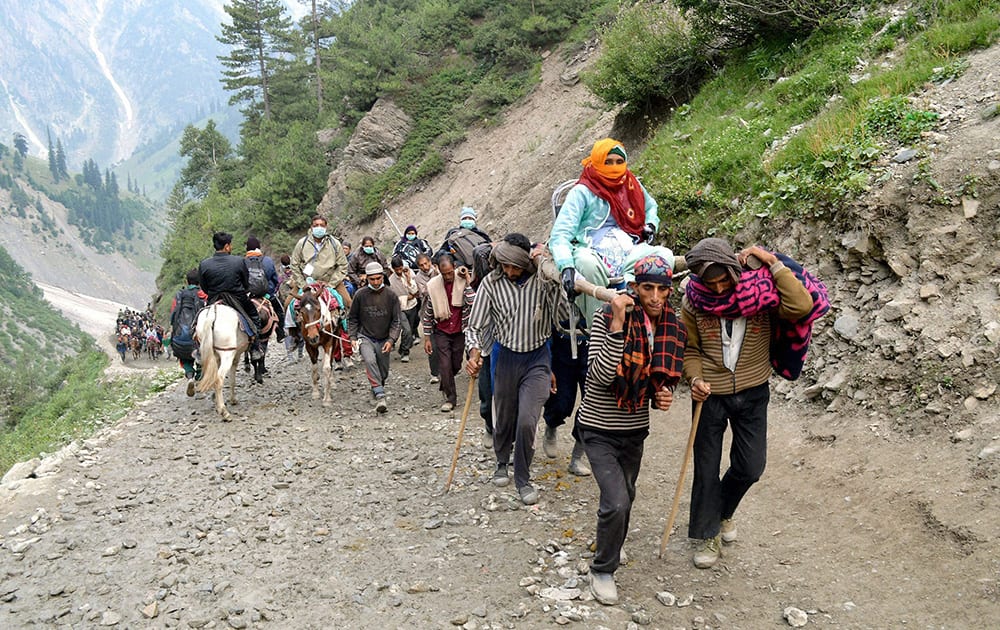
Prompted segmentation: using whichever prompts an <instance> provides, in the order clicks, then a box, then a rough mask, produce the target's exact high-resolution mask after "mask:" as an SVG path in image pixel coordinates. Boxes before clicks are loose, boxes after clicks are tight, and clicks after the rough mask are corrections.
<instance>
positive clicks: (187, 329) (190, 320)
mask: <svg viewBox="0 0 1000 630" xmlns="http://www.w3.org/2000/svg"><path fill="white" fill-rule="evenodd" d="M202 306H204V303H203V301H202V299H201V298H200V297H198V289H184V290H183V291H181V292H179V293H178V294H177V306H176V307H174V318H173V332H172V334H171V335H170V343H172V344H180V345H191V344H193V343H194V320H195V318H196V317H197V316H198V311H200V310H201V307H202Z"/></svg>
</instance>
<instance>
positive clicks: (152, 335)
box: [115, 306, 170, 362]
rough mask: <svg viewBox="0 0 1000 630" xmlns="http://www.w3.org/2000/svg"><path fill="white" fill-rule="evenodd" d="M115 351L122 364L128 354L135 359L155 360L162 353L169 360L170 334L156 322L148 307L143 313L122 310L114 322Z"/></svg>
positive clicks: (126, 309)
mask: <svg viewBox="0 0 1000 630" xmlns="http://www.w3.org/2000/svg"><path fill="white" fill-rule="evenodd" d="M115 351H116V352H117V353H118V356H119V357H121V360H122V362H124V361H125V357H126V356H127V355H128V354H129V353H131V354H132V356H133V358H136V359H138V358H139V357H140V356H142V355H146V356H149V358H151V359H157V358H159V356H160V355H161V354H164V353H166V355H167V358H170V333H169V331H167V330H165V329H164V328H163V326H161V325H160V324H158V323H157V322H156V319H155V318H154V317H153V312H152V310H150V308H149V306H147V307H146V310H144V311H134V310H132V309H130V308H122V309H119V311H118V317H117V318H116V320H115Z"/></svg>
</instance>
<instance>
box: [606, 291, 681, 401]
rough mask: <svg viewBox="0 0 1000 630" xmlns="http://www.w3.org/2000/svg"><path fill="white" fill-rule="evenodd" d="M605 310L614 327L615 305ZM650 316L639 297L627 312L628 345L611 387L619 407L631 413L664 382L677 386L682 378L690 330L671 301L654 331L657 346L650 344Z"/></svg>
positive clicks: (654, 341)
mask: <svg viewBox="0 0 1000 630" xmlns="http://www.w3.org/2000/svg"><path fill="white" fill-rule="evenodd" d="M602 312H603V314H604V318H605V319H604V321H605V324H606V325H607V327H608V328H610V327H611V307H610V306H608V305H605V307H604V309H603V311H602ZM648 319H649V318H648V317H646V312H645V311H643V310H642V307H641V306H639V305H638V299H636V307H635V308H633V309H632V310H631V311H630V312H628V313H626V314H625V326H624V332H625V347H624V349H623V351H622V360H621V361H619V362H618V372H617V374H615V378H614V380H612V381H611V391H612V393H614V395H615V400H616V401H617V403H618V408H619V409H622V410H624V411H627V412H628V413H635V412H636V411H638V410H640V409H643V408H645V407H646V400H647V398H652V397H653V394H654V393H656V392H657V391H660V390H661V389H662V388H663V387H664V386H666V387H667V388H668V389H670V390H673V388H674V387H675V386H676V385H677V382H678V381H679V380H680V378H681V363H682V362H683V360H684V345H685V344H686V343H687V330H685V329H684V325H683V324H681V323H680V321H679V320H678V319H677V314H676V313H675V312H674V309H672V308H671V307H670V305H669V304H668V305H667V306H665V307H664V309H663V314H662V315H660V321H659V322H657V325H656V330H654V331H653V347H652V348H650V347H649V337H647V336H646V325H647V321H648Z"/></svg>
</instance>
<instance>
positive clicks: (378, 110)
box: [317, 99, 413, 220]
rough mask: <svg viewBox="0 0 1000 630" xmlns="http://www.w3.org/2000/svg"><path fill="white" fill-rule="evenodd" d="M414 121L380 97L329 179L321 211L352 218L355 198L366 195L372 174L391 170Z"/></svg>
mask: <svg viewBox="0 0 1000 630" xmlns="http://www.w3.org/2000/svg"><path fill="white" fill-rule="evenodd" d="M412 126H413V120H412V119H411V118H410V117H409V116H408V115H407V114H406V112H404V111H403V110H402V109H400V108H399V107H398V106H397V105H396V104H395V103H393V102H392V101H390V100H386V99H379V100H378V101H377V102H376V103H375V105H374V106H373V107H372V109H371V111H370V112H368V114H366V115H365V117H364V118H362V119H361V121H360V122H359V123H358V126H357V128H355V130H354V134H353V135H352V136H351V140H350V142H349V143H348V144H347V147H345V148H344V151H343V155H342V157H341V158H340V161H339V163H338V164H337V166H336V168H334V169H333V171H331V172H330V176H329V178H327V191H326V194H325V195H323V200H322V201H321V202H320V204H319V206H318V208H317V209H318V211H319V213H320V214H325V215H327V216H328V217H331V218H334V219H341V220H343V219H348V218H350V216H351V213H352V211H354V210H355V208H352V207H351V205H352V204H351V199H352V198H357V196H358V195H363V194H364V190H363V188H364V185H365V183H366V182H368V181H370V180H371V178H372V177H374V176H377V175H380V174H381V173H384V172H385V171H387V170H389V169H390V168H391V167H392V165H393V164H395V163H396V159H397V157H398V156H399V151H400V150H401V149H402V148H403V143H404V142H406V138H407V136H408V135H409V133H410V130H411V128H412Z"/></svg>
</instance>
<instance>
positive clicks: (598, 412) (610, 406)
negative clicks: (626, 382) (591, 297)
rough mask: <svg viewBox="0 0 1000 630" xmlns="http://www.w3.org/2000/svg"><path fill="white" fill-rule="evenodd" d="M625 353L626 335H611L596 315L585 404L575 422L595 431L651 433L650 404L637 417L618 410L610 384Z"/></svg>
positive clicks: (601, 316) (618, 333) (591, 338)
mask: <svg viewBox="0 0 1000 630" xmlns="http://www.w3.org/2000/svg"><path fill="white" fill-rule="evenodd" d="M624 351H625V332H624V331H619V332H614V333H609V332H608V325H607V322H606V320H605V318H604V315H602V314H601V312H600V311H598V312H597V313H595V314H594V320H593V323H592V324H591V326H590V354H589V355H588V356H587V379H586V386H585V387H584V392H583V401H582V402H581V403H580V410H579V412H578V413H577V417H576V421H577V422H578V423H580V426H582V427H585V428H587V429H592V430H595V431H603V432H612V433H636V434H638V433H642V434H645V433H648V432H649V404H648V403H647V405H646V406H645V407H643V408H642V409H639V410H638V411H636V412H635V413H629V412H627V411H625V410H624V409H621V408H620V407H619V406H618V401H617V400H616V399H615V394H614V392H612V391H611V382H612V381H613V380H614V378H615V374H616V373H617V372H618V364H619V363H621V360H622V353H623V352H624Z"/></svg>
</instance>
